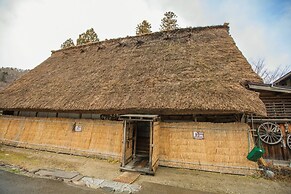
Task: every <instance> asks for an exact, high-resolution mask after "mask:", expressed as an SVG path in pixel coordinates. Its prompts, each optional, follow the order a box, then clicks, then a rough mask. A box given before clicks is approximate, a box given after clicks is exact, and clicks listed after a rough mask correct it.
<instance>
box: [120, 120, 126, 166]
mask: <svg viewBox="0 0 291 194" xmlns="http://www.w3.org/2000/svg"><path fill="white" fill-rule="evenodd" d="M126 122H127V121H126V120H124V121H123V141H122V163H121V165H122V167H124V166H125V160H126V128H127V126H126Z"/></svg>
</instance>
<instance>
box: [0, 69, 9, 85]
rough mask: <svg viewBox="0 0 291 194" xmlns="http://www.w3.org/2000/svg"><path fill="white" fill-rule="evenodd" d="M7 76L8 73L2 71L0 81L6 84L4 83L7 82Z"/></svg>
mask: <svg viewBox="0 0 291 194" xmlns="http://www.w3.org/2000/svg"><path fill="white" fill-rule="evenodd" d="M7 75H8V72H7V71H3V72H2V75H1V79H0V81H2V82H5V83H6V82H7V80H6V77H7Z"/></svg>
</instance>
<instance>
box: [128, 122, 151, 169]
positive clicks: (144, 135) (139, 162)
mask: <svg viewBox="0 0 291 194" xmlns="http://www.w3.org/2000/svg"><path fill="white" fill-rule="evenodd" d="M133 126H134V130H133V141H132V143H133V145H132V147H133V150H132V152H133V153H132V160H131V161H130V162H129V163H128V164H127V165H126V168H131V169H132V170H133V171H139V172H148V171H149V156H150V122H147V121H135V123H134V125H133Z"/></svg>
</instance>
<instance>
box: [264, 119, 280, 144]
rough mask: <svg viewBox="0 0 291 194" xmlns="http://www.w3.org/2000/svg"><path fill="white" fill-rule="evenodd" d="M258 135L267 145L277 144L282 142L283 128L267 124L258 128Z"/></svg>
mask: <svg viewBox="0 0 291 194" xmlns="http://www.w3.org/2000/svg"><path fill="white" fill-rule="evenodd" d="M258 135H259V137H260V139H261V140H262V141H263V142H265V143H267V144H271V145H274V144H277V143H279V142H280V141H281V140H282V131H281V128H280V127H279V126H278V125H277V124H274V123H271V122H265V123H263V124H261V125H260V126H259V128H258Z"/></svg>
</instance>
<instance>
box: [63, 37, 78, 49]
mask: <svg viewBox="0 0 291 194" xmlns="http://www.w3.org/2000/svg"><path fill="white" fill-rule="evenodd" d="M72 46H75V44H74V42H73V40H72V39H71V38H69V39H68V40H66V41H65V42H64V43H63V44H62V45H61V48H62V49H64V48H69V47H72Z"/></svg>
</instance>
